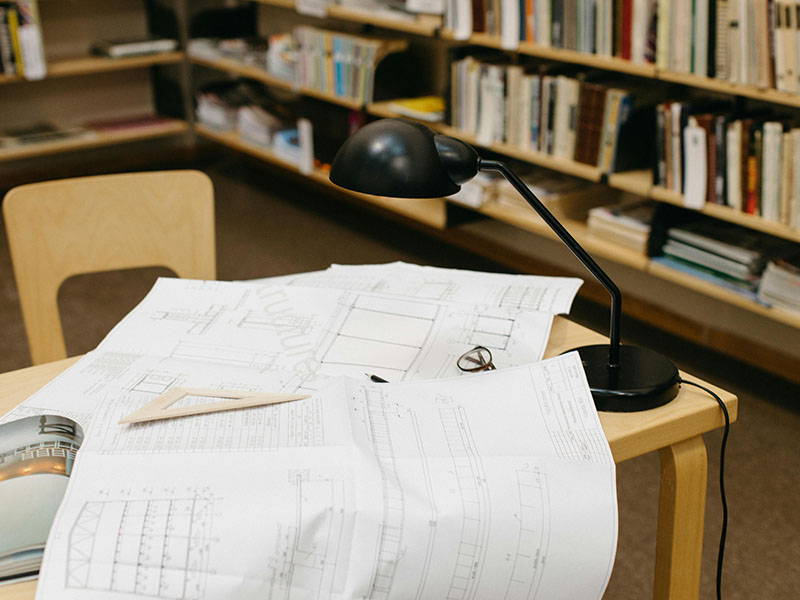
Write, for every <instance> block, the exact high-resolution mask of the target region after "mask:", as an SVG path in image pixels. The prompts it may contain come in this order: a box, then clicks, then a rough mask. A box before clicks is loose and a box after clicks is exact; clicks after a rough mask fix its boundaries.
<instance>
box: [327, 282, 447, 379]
mask: <svg viewBox="0 0 800 600" xmlns="http://www.w3.org/2000/svg"><path fill="white" fill-rule="evenodd" d="M439 311H440V306H439V305H438V304H432V303H429V302H418V301H412V300H403V299H396V298H386V297H375V296H363V295H356V296H355V297H354V299H353V301H352V302H350V303H349V304H348V305H347V306H345V307H344V308H343V311H342V312H341V313H340V314H339V315H337V318H336V320H335V325H334V326H333V327H331V328H330V329H329V332H328V335H326V337H325V340H324V341H323V345H322V352H321V355H320V363H321V364H322V365H323V366H324V365H357V366H359V367H363V368H365V369H372V370H379V371H381V372H383V371H387V372H394V373H397V375H396V376H395V377H394V379H402V378H403V377H404V376H405V374H406V373H408V371H409V370H410V369H411V367H412V365H413V364H414V362H415V361H416V360H417V359H418V358H419V355H420V352H421V351H422V348H423V346H424V345H425V343H426V341H427V340H428V339H429V337H430V336H431V334H432V332H433V327H434V324H435V323H436V319H437V316H438V314H439Z"/></svg>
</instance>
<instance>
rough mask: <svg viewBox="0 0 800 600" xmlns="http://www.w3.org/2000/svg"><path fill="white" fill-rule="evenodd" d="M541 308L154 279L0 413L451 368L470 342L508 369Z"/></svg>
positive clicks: (74, 412)
mask: <svg viewBox="0 0 800 600" xmlns="http://www.w3.org/2000/svg"><path fill="white" fill-rule="evenodd" d="M552 318H553V315H552V314H550V313H547V312H540V311H523V310H519V309H516V308H513V309H512V308H503V307H494V306H491V305H487V304H476V303H467V302H449V301H446V300H435V299H428V298H419V297H416V296H413V295H400V294H397V293H395V294H385V293H374V292H366V291H351V290H342V289H333V288H324V287H310V288H308V287H300V286H297V285H292V286H274V285H262V284H248V283H232V282H218V281H195V280H186V279H168V278H165V279H160V280H159V281H158V282H157V283H156V285H155V286H154V287H153V289H152V290H151V292H150V293H149V294H148V295H147V297H146V298H145V299H144V300H143V301H142V302H141V303H140V304H139V305H138V306H137V307H136V308H135V309H134V310H133V311H131V313H129V314H128V315H127V316H126V317H125V318H124V319H123V320H122V321H121V322H120V323H119V324H117V326H116V327H115V328H114V329H113V330H112V331H111V333H110V334H109V335H108V336H107V337H106V338H105V339H104V340H103V341H102V342H101V343H100V345H99V346H98V347H97V348H96V349H95V350H94V351H92V352H90V353H89V354H87V355H86V356H85V357H84V358H82V359H81V360H80V361H79V363H78V364H77V365H75V366H74V367H73V368H72V369H70V370H69V371H68V372H67V373H65V374H64V375H63V376H62V377H59V378H58V379H56V380H55V381H53V382H52V383H51V384H50V386H48V388H47V389H49V388H51V387H52V388H54V389H52V390H49V391H48V392H47V393H44V394H36V395H34V396H33V397H31V398H30V399H29V400H28V401H26V402H25V403H24V404H23V405H21V406H20V407H18V408H17V409H15V410H14V411H13V412H12V413H11V414H9V415H7V416H6V417H4V418H5V419H10V418H19V417H21V416H28V415H30V414H39V413H42V412H56V413H57V414H63V415H65V416H69V417H70V418H74V419H75V420H77V421H78V422H79V423H81V424H82V425H88V424H89V421H90V420H91V415H92V414H93V413H94V412H95V407H96V405H97V404H98V403H101V402H103V401H104V400H105V398H107V397H116V396H118V395H120V394H127V393H129V392H142V393H144V394H150V399H152V398H154V397H155V396H157V395H159V394H161V393H163V392H165V391H166V390H168V389H169V388H171V387H172V386H186V387H209V386H211V387H219V388H221V387H222V384H223V383H224V384H225V385H226V386H228V387H227V388H226V389H238V390H249V391H266V392H294V391H313V390H315V389H317V388H318V387H320V385H323V384H324V382H325V381H326V380H327V379H328V378H330V377H332V376H339V375H350V376H353V377H356V378H363V377H365V373H369V374H375V375H378V376H380V377H382V378H383V379H386V380H388V381H392V382H396V381H409V380H419V379H429V378H440V377H450V376H457V375H459V374H460V371H459V370H458V368H457V366H456V360H457V358H458V356H460V355H461V354H462V353H463V352H465V351H467V350H469V349H471V348H473V347H474V346H476V345H484V346H487V347H489V348H490V349H491V350H492V353H493V358H494V364H495V365H497V366H498V368H500V367H510V366H515V365H520V364H526V363H529V362H534V361H537V360H539V359H541V357H542V356H543V354H544V349H545V345H546V343H547V339H548V335H549V332H550V326H551V323H552ZM209 378H211V379H209ZM56 389H57V390H60V391H59V392H57V391H56Z"/></svg>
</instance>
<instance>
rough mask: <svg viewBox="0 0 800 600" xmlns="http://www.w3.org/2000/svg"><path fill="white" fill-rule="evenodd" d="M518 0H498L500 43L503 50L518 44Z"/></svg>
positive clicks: (511, 48)
mask: <svg viewBox="0 0 800 600" xmlns="http://www.w3.org/2000/svg"><path fill="white" fill-rule="evenodd" d="M520 18H521V16H520V14H519V0H500V45H501V46H502V48H503V49H505V50H515V49H516V48H517V46H519V20H520Z"/></svg>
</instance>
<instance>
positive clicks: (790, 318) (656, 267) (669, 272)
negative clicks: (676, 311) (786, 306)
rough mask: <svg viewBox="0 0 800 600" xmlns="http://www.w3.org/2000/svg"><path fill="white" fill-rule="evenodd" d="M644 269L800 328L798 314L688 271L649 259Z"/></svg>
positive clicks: (688, 287) (662, 277)
mask: <svg viewBox="0 0 800 600" xmlns="http://www.w3.org/2000/svg"><path fill="white" fill-rule="evenodd" d="M646 270H647V272H648V273H650V274H651V275H655V276H656V277H659V278H661V279H665V280H667V281H671V282H672V283H676V284H678V285H680V286H682V287H685V288H687V289H690V290H693V291H695V292H699V293H701V294H704V295H706V296H711V297H712V298H716V299H718V300H721V301H723V302H725V303H726V304H731V305H733V306H738V307H739V308H743V309H745V310H747V311H749V312H751V313H755V314H758V315H761V316H764V317H767V318H769V319H772V320H774V321H778V322H780V323H785V324H786V325H789V326H791V327H796V328H800V314H796V313H793V312H790V311H788V310H783V309H780V308H776V307H770V306H764V305H763V304H759V303H758V302H755V301H753V300H750V299H748V298H746V297H744V296H742V295H740V294H737V293H736V292H733V291H731V290H728V289H726V288H724V287H722V286H720V285H716V284H714V283H711V282H710V281H705V280H703V279H700V278H699V277H694V276H693V275H689V274H688V273H682V272H681V271H678V270H676V269H671V268H670V267H667V266H665V265H662V264H659V263H657V262H653V261H649V262H648V266H647V269H646Z"/></svg>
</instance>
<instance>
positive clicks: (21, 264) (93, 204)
mask: <svg viewBox="0 0 800 600" xmlns="http://www.w3.org/2000/svg"><path fill="white" fill-rule="evenodd" d="M3 215H4V217H5V222H6V231H7V233H8V242H9V246H10V249H11V262H12V264H13V266H14V277H15V279H16V282H17V290H18V291H19V296H20V304H21V306H22V316H23V320H24V322H25V331H26V333H27V335H28V345H29V346H30V351H31V359H32V361H33V364H40V363H43V362H49V361H52V360H58V359H61V358H65V357H66V355H67V352H66V347H65V345H64V334H63V331H62V329H61V320H60V318H59V313H58V289H59V287H60V286H61V284H62V283H63V282H64V281H65V280H66V279H68V278H69V277H72V276H73V275H78V274H82V273H94V272H100V271H112V270H118V269H130V268H137V267H155V266H159V267H166V268H168V269H170V270H172V271H173V272H174V273H175V274H176V275H177V276H178V277H185V278H195V279H215V278H216V254H215V246H214V191H213V188H212V185H211V180H210V179H209V178H208V176H207V175H205V174H204V173H201V172H200V171H160V172H151V173H129V174H119V175H100V176H95V177H79V178H75V179H63V180H60V181H47V182H43V183H34V184H30V185H23V186H19V187H16V188H14V189H12V190H11V191H9V192H8V194H6V197H5V199H4V201H3Z"/></svg>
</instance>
